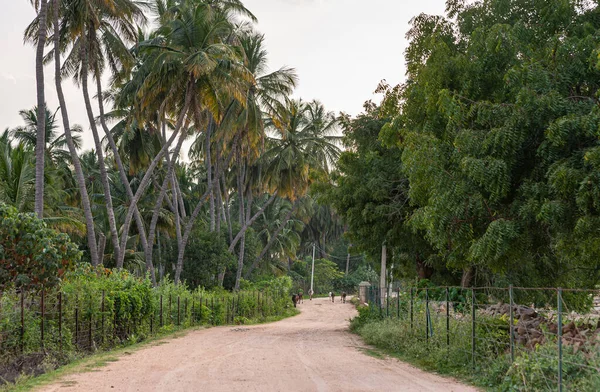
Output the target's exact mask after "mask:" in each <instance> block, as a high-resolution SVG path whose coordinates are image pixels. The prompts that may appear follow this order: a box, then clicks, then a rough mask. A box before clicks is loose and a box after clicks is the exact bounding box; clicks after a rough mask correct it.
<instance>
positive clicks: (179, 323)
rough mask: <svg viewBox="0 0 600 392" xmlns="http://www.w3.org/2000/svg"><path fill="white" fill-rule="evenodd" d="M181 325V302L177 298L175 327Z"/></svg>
mask: <svg viewBox="0 0 600 392" xmlns="http://www.w3.org/2000/svg"><path fill="white" fill-rule="evenodd" d="M180 325H181V300H180V297H179V296H177V326H178V327H179V326H180Z"/></svg>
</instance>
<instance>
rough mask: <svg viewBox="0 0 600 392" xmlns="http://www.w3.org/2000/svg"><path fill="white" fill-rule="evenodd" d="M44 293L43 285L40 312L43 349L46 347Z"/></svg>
mask: <svg viewBox="0 0 600 392" xmlns="http://www.w3.org/2000/svg"><path fill="white" fill-rule="evenodd" d="M44 294H45V290H44V288H43V287H42V298H41V299H40V312H41V319H40V334H41V339H40V340H41V343H42V350H43V349H44Z"/></svg>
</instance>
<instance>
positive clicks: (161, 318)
mask: <svg viewBox="0 0 600 392" xmlns="http://www.w3.org/2000/svg"><path fill="white" fill-rule="evenodd" d="M163 326H164V324H163V296H162V294H161V295H160V327H161V328H162V327H163Z"/></svg>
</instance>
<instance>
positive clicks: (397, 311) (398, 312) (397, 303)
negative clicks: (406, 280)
mask: <svg viewBox="0 0 600 392" xmlns="http://www.w3.org/2000/svg"><path fill="white" fill-rule="evenodd" d="M396 298H397V300H396V305H397V309H396V317H397V318H398V319H400V287H398V297H396Z"/></svg>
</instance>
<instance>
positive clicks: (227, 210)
mask: <svg viewBox="0 0 600 392" xmlns="http://www.w3.org/2000/svg"><path fill="white" fill-rule="evenodd" d="M221 176H222V178H221V180H222V182H223V194H224V195H225V222H227V231H228V232H229V242H230V243H231V242H233V231H232V227H231V210H230V208H229V192H228V191H227V182H226V181H225V173H224V172H223V173H222V174H221ZM230 252H232V251H230Z"/></svg>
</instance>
